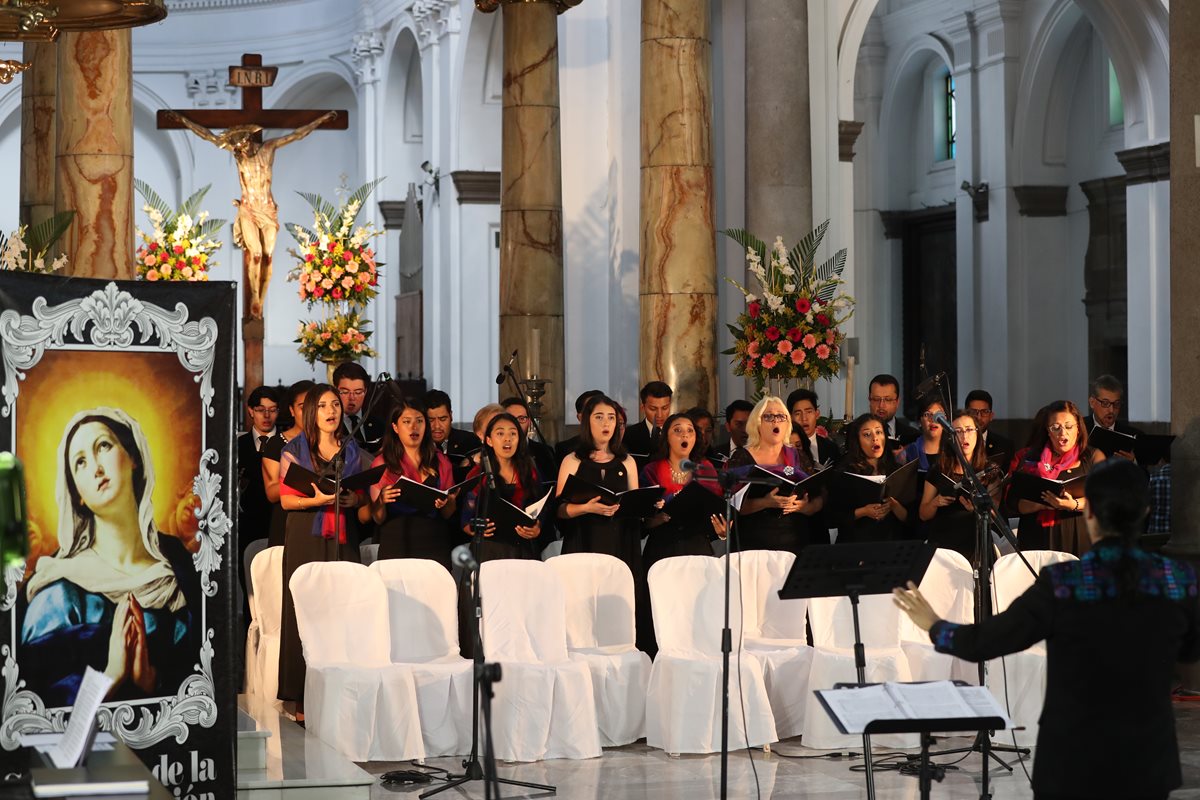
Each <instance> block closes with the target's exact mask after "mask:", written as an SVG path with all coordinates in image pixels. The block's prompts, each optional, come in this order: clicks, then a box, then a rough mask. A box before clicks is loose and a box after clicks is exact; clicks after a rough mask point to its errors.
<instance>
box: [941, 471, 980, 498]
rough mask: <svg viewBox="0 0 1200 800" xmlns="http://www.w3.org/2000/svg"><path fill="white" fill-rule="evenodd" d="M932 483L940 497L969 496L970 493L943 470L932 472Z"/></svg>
mask: <svg viewBox="0 0 1200 800" xmlns="http://www.w3.org/2000/svg"><path fill="white" fill-rule="evenodd" d="M932 483H933V485H934V486H935V487H936V488H937V493H938V494H940V495H941V496H942V497H954V498H959V497H970V496H971V493H970V492H969V491H967V487H965V486H963V485H962V483H961V482H959V481H956V480H954V479H953V478H951V477H950V476H949V475H947V474H946V473H944V472H937V473H934V476H933V481H932Z"/></svg>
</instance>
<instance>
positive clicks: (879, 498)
mask: <svg viewBox="0 0 1200 800" xmlns="http://www.w3.org/2000/svg"><path fill="white" fill-rule="evenodd" d="M917 464H918V462H917V461H916V460H915V459H914V460H912V461H910V462H908V463H907V464H905V465H904V466H903V467H900V468H899V469H897V470H896V471H894V472H893V473H892V474H891V475H886V476H885V475H859V474H858V473H855V472H847V473H846V474H847V475H852V476H854V477H855V478H860V479H861V480H863V481H867V482H868V483H870V484H874V486H865V485H863V484H859V483H855V490H856V491H857V493H858V495H859V499H861V500H862V502H861V503H858V505H860V506H864V505H868V504H870V503H882V502H884V501H885V500H887V499H888V498H889V497H894V498H896V501H897V502H898V503H900V505H902V506H907V505H910V504H912V503H913V501H915V500H916V499H917V478H918V475H917Z"/></svg>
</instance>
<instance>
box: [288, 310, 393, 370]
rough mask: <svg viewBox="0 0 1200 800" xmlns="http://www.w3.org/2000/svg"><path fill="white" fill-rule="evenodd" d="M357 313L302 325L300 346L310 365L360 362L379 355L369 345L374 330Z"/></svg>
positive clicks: (298, 339) (297, 339)
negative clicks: (361, 359) (369, 328)
mask: <svg viewBox="0 0 1200 800" xmlns="http://www.w3.org/2000/svg"><path fill="white" fill-rule="evenodd" d="M367 328H368V323H367V322H366V321H365V320H363V319H362V317H361V316H360V315H359V313H358V312H357V311H349V312H347V313H345V314H335V315H334V316H331V317H328V318H327V319H324V320H322V321H320V322H316V321H310V322H301V323H300V331H299V334H298V335H297V336H296V343H297V344H299V345H300V348H299V350H300V355H302V356H304V360H305V361H307V362H308V363H309V364H315V363H316V362H318V361H324V362H327V363H329V362H337V361H357V360H358V359H360V358H367V357H371V356H374V355H375V351H374V350H372V349H371V348H370V346H369V345H368V344H367V340H368V339H370V338H371V331H370V330H367Z"/></svg>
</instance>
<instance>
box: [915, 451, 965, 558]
mask: <svg viewBox="0 0 1200 800" xmlns="http://www.w3.org/2000/svg"><path fill="white" fill-rule="evenodd" d="M937 475H938V469H937V467H934V468H933V469H931V470H930V471H929V476H928V477H929V482H930V483H933V482H935V481H936V479H937ZM951 477H952V478H954V479H956V480H961V479H962V475H961V474H959V475H952V476H951ZM922 491H924V490H922ZM922 524H923V526H924V527H923V528H922V530H923V532H924V535H925V540H926V541H928V542H930V543H932V544H935V545H937V546H938V547H944V548H946V549H947V550H953V551H955V552H957V553H961V554H962V555H963V556H964V557H965V558H966V559H967V560H968V561H972V560H973V559H974V558H975V513H974V512H973V511H970V510H968V509H966V508H963V505H962V503H960V502H959V501H958V499H957V498H956V499H955V501H954V502H953V503H951V504H950V505H948V506H942V507H941V508H939V509H938V510H937V514H936V515H935V516H934V518H933V519H931V520H928V521H926V522H924V523H922Z"/></svg>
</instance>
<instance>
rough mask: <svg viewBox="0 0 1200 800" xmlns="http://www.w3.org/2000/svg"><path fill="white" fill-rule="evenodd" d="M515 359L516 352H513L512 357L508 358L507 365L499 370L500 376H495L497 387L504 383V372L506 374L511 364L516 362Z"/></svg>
mask: <svg viewBox="0 0 1200 800" xmlns="http://www.w3.org/2000/svg"><path fill="white" fill-rule="evenodd" d="M516 358H517V351H516V350H513V351H512V355H511V356H509V357H508V363H507V364H505V365H504V366H503V367H501V368H500V374H499V375H497V376H496V385H497V386H500V385H501V384H503V383H504V374H505V373H506V372H508V369H509V367H511V366H512V363H513V361H515V360H516Z"/></svg>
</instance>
